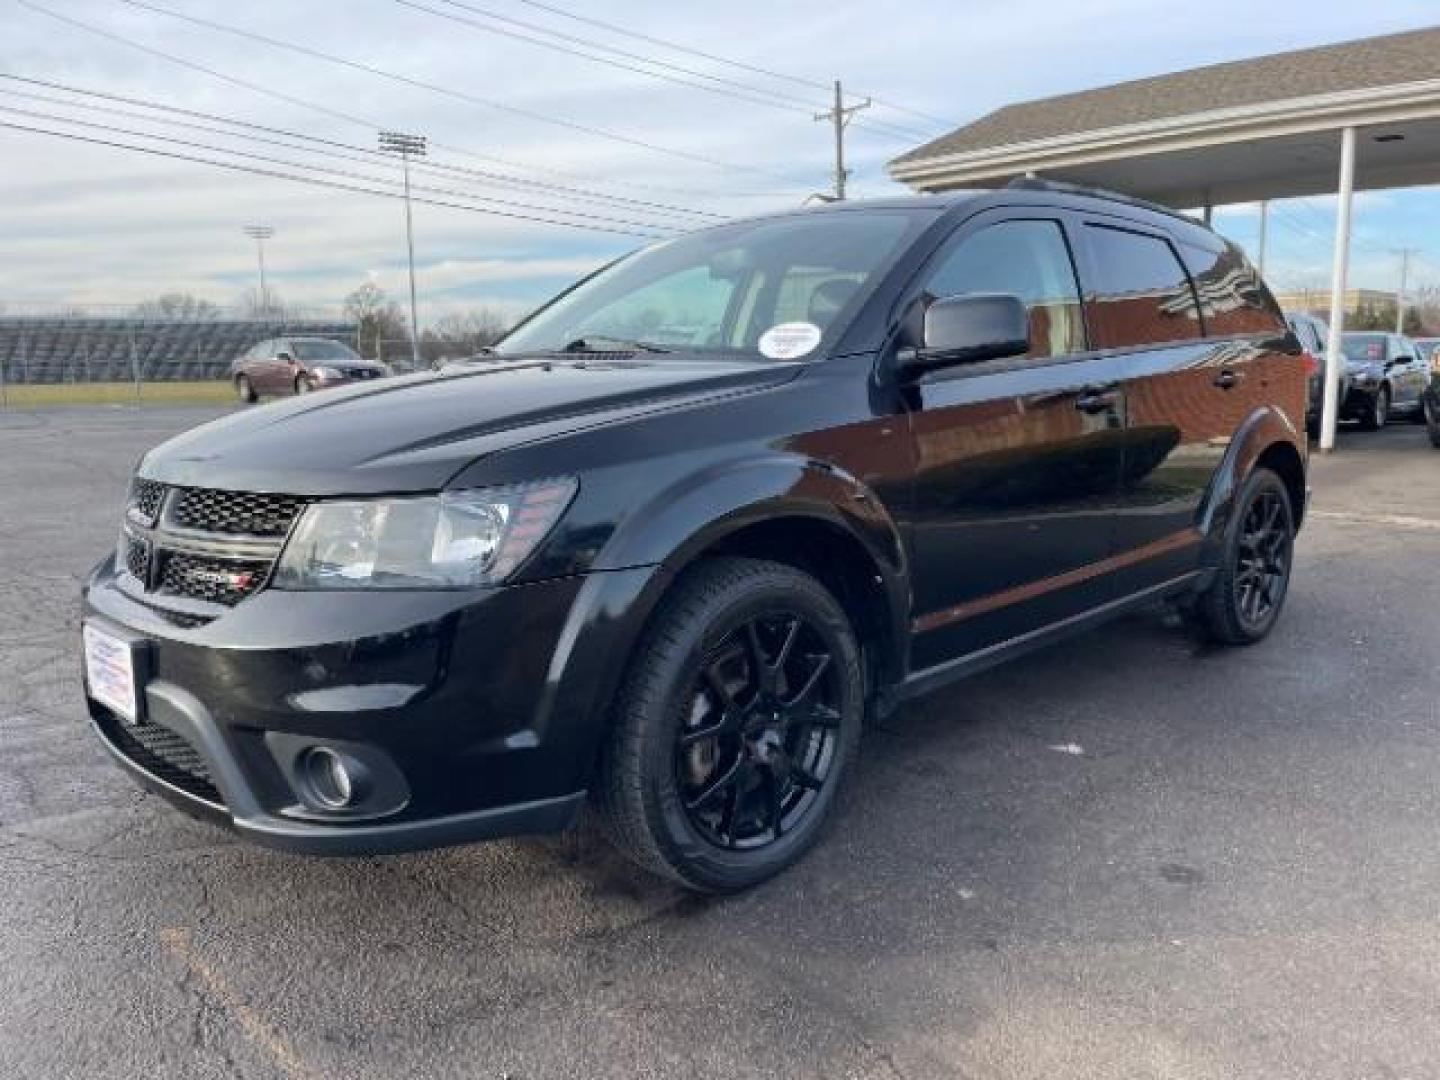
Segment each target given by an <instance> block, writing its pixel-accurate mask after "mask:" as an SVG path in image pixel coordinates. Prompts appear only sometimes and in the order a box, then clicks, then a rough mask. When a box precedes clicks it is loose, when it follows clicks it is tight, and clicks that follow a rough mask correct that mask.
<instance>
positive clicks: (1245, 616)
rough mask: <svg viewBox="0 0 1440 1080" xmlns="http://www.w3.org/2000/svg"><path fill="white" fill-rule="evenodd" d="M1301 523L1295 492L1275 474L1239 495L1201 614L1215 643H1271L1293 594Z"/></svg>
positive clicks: (1255, 479)
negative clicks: (1264, 640)
mask: <svg viewBox="0 0 1440 1080" xmlns="http://www.w3.org/2000/svg"><path fill="white" fill-rule="evenodd" d="M1294 555H1295V518H1294V512H1293V511H1292V509H1291V505H1290V492H1289V490H1288V489H1287V488H1286V487H1285V483H1284V481H1282V480H1281V479H1280V477H1279V476H1277V475H1276V474H1275V473H1273V472H1271V471H1270V470H1269V469H1264V468H1259V469H1256V470H1255V471H1254V472H1253V473H1251V475H1250V476H1249V478H1248V479H1247V480H1246V481H1245V483H1244V485H1243V486H1242V487H1241V489H1240V491H1239V492H1238V493H1237V494H1236V497H1235V503H1234V512H1233V516H1232V517H1231V519H1230V524H1229V525H1228V526H1227V528H1226V537H1225V547H1224V554H1223V556H1222V563H1221V565H1220V567H1219V568H1218V569H1217V570H1216V573H1215V578H1214V580H1213V581H1212V582H1211V584H1210V586H1209V587H1208V588H1207V589H1206V591H1205V592H1204V593H1203V594H1201V596H1200V597H1199V600H1198V603H1197V605H1196V612H1197V614H1198V616H1199V619H1200V623H1201V626H1202V628H1203V629H1204V630H1205V631H1206V633H1207V634H1208V635H1209V637H1210V638H1211V639H1212V640H1215V641H1217V642H1220V643H1222V644H1226V645H1249V644H1253V643H1254V642H1257V641H1259V640H1260V639H1261V638H1263V637H1265V635H1267V634H1268V633H1269V632H1270V630H1271V629H1272V628H1273V627H1274V625H1275V621H1276V619H1278V618H1279V616H1280V609H1281V606H1282V605H1283V604H1284V603H1285V596H1286V594H1287V592H1288V591H1289V588H1290V574H1291V570H1292V567H1293V562H1294Z"/></svg>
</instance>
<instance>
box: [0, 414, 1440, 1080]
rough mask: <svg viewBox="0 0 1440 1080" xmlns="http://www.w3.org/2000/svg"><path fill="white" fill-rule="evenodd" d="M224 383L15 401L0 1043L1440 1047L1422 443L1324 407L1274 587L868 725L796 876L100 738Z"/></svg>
mask: <svg viewBox="0 0 1440 1080" xmlns="http://www.w3.org/2000/svg"><path fill="white" fill-rule="evenodd" d="M210 415H213V414H212V413H207V412H204V411H200V410H181V409H131V408H96V409H69V410H59V409H57V410H54V411H45V412H35V413H16V412H0V452H3V460H4V462H5V465H4V468H3V469H0V508H3V510H4V512H3V513H0V657H3V661H4V666H3V674H0V911H3V913H4V915H3V918H0V1075H5V1076H15V1077H25V1078H27V1080H28V1078H49V1077H78V1076H84V1077H87V1078H108V1077H115V1078H125V1080H133V1078H134V1077H139V1076H143V1077H147V1078H161V1077H185V1078H208V1077H256V1078H259V1077H280V1078H285V1080H296V1078H304V1080H310V1078H330V1077H334V1078H345V1077H352V1076H361V1075H364V1076H376V1077H387V1078H402V1077H448V1076H454V1077H467V1078H495V1080H499V1078H502V1077H508V1078H510V1080H531V1078H549V1077H575V1078H594V1077H602V1076H603V1077H609V1076H616V1077H626V1078H636V1077H672V1076H685V1077H689V1078H705V1077H724V1078H726V1080H736V1078H742V1077H773V1076H784V1077H787V1078H788V1077H816V1078H820V1077H824V1078H837V1077H864V1078H870V1077H875V1078H889V1077H911V1078H928V1077H949V1076H955V1077H980V1078H985V1077H1006V1078H1009V1077H1025V1078H1029V1077H1035V1078H1037V1080H1038V1078H1045V1080H1053V1078H1055V1077H1057V1076H1063V1077H1117V1078H1118V1077H1127V1078H1128V1077H1136V1076H1146V1077H1187V1078H1188V1077H1234V1076H1264V1077H1266V1078H1267V1080H1273V1078H1278V1077H1297V1078H1301V1077H1303V1078H1305V1080H1317V1078H1328V1077H1335V1078H1341V1077H1344V1078H1353V1077H1356V1076H1373V1077H1422V1076H1433V1075H1435V1074H1436V1073H1437V1072H1440V1030H1437V1029H1436V1026H1435V1025H1434V1023H1433V1017H1434V1014H1435V1006H1436V1003H1437V1002H1440V920H1437V915H1440V911H1437V907H1440V903H1437V900H1436V897H1437V896H1440V860H1437V859H1436V857H1435V854H1434V837H1435V836H1436V834H1437V827H1440V788H1437V785H1436V784H1435V782H1434V778H1435V776H1436V775H1437V773H1440V714H1437V706H1436V702H1437V700H1440V675H1437V665H1436V662H1435V649H1436V642H1437V641H1440V603H1437V600H1440V576H1437V573H1436V571H1435V569H1434V568H1435V567H1436V566H1437V565H1440V484H1437V482H1436V478H1437V473H1440V452H1434V451H1431V450H1430V449H1429V447H1428V445H1427V444H1426V441H1425V437H1424V433H1423V430H1422V429H1419V428H1415V427H1411V426H1409V425H1396V426H1394V427H1392V428H1390V429H1388V430H1386V431H1384V432H1381V433H1379V434H1376V435H1364V434H1362V433H1359V432H1350V431H1346V432H1343V433H1342V441H1341V449H1342V453H1341V454H1340V455H1337V456H1336V457H1334V458H1333V459H1330V460H1326V461H1323V462H1318V463H1317V465H1316V467H1315V469H1314V473H1313V483H1314V485H1315V488H1316V502H1315V506H1316V510H1317V513H1316V515H1315V517H1314V518H1313V519H1312V521H1311V522H1310V524H1309V525H1308V526H1307V528H1306V530H1305V532H1304V533H1303V534H1302V537H1301V540H1300V543H1299V550H1298V570H1297V577H1296V580H1295V582H1294V586H1293V591H1292V593H1291V597H1290V601H1289V606H1288V608H1287V611H1286V613H1285V616H1284V619H1283V621H1282V623H1281V625H1280V627H1279V629H1278V631H1277V632H1276V634H1275V635H1274V636H1273V637H1272V638H1271V640H1270V641H1268V642H1266V643H1264V644H1262V645H1260V646H1258V647H1255V648H1253V649H1249V650H1243V651H1238V652H1227V651H1214V650H1209V649H1204V648H1200V647H1198V646H1197V645H1196V644H1195V643H1194V642H1193V641H1192V640H1191V639H1190V638H1189V636H1188V635H1187V634H1186V632H1185V631H1184V629H1183V628H1182V627H1180V626H1178V625H1176V623H1175V622H1174V620H1171V619H1167V618H1166V617H1165V616H1164V614H1163V613H1160V612H1156V613H1150V614H1145V615H1141V616H1137V617H1135V618H1132V619H1128V620H1125V621H1123V622H1121V623H1119V624H1116V625H1114V626H1111V627H1109V628H1106V629H1103V630H1101V631H1098V632H1096V633H1092V634H1090V635H1089V636H1087V637H1084V638H1080V639H1076V640H1074V641H1071V642H1068V643H1065V644H1062V645H1059V646H1056V647H1054V648H1051V649H1049V650H1048V651H1045V652H1043V653H1040V654H1037V655H1034V656H1031V657H1028V658H1026V659H1023V660H1020V661H1017V662H1015V663H1012V664H1010V665H1008V666H1006V667H1003V668H999V669H996V670H994V671H991V672H989V673H986V674H985V675H982V676H980V677H978V678H975V679H972V680H971V681H969V682H967V683H964V684H961V685H960V686H958V687H956V688H954V689H952V690H950V691H948V692H945V693H942V694H939V695H937V696H935V697H933V698H932V699H930V700H927V701H925V702H924V703H922V704H919V705H917V706H915V707H913V708H911V709H910V710H909V711H908V712H906V713H904V714H902V715H900V716H897V717H894V718H892V719H890V720H889V721H887V722H886V723H885V724H884V725H883V726H881V727H876V728H873V729H872V730H870V731H869V732H868V734H867V736H866V738H865V740H864V742H863V744H862V754H861V757H860V761H859V768H858V772H857V774H856V777H855V782H854V783H853V785H852V787H851V790H850V792H849V797H848V798H847V800H846V802H845V806H844V808H843V812H842V814H841V815H840V818H839V820H838V821H837V822H836V825H835V828H834V829H833V830H832V831H831V833H830V834H829V836H828V838H827V839H826V841H825V842H824V843H823V844H822V846H821V847H820V848H819V849H817V850H816V851H815V853H814V854H813V855H811V856H810V857H809V858H808V859H807V860H806V861H805V862H804V863H803V864H802V865H800V866H799V867H797V868H796V869H795V870H794V871H792V872H791V873H789V874H787V875H785V876H784V877H782V878H780V879H779V880H777V881H775V882H773V883H771V884H769V885H767V886H765V887H763V888H760V889H757V890H755V891H754V892H751V893H749V894H747V895H745V896H741V897H737V898H733V899H728V900H708V899H700V898H695V897H692V896H689V895H687V894H685V893H683V892H681V891H680V890H678V889H675V888H672V887H670V886H668V885H666V884H664V883H661V882H658V881H656V880H654V879H652V878H649V877H647V876H646V875H645V874H644V873H642V872H641V871H638V870H636V869H633V868H631V867H630V866H629V865H628V864H626V863H624V862H623V861H621V860H620V859H618V858H617V857H615V856H614V855H612V854H611V853H610V852H609V851H608V849H606V848H605V847H604V846H603V844H602V843H601V842H600V841H599V840H598V839H597V838H596V837H595V836H593V835H592V834H591V832H590V831H589V830H588V829H581V830H580V831H578V832H577V833H575V834H572V835H567V836H562V837H557V838H553V839H545V840H527V841H519V842H512V843H496V844H490V845H482V846H473V847H465V848H457V849H451V850H447V851H441V852H435V853H430V854H418V855H408V856H403V857H395V858H388V859H343V860H324V861H321V860H306V859H302V858H299V857H295V856H289V855H284V854H279V853H275V852H270V851H264V850H260V849H256V848H252V847H249V846H247V845H245V844H243V843H240V842H239V841H237V840H236V839H235V838H234V837H232V836H231V835H229V834H228V833H226V832H224V831H222V830H218V829H215V828H213V827H211V826H208V825H204V824H201V823H197V822H194V821H192V820H190V819H188V818H186V817H184V816H182V815H180V814H179V813H177V812H175V811H174V810H172V809H170V808H169V807H168V806H166V805H165V804H164V803H162V802H161V801H160V800H158V799H156V798H154V797H151V796H147V795H144V794H142V793H141V792H140V791H139V790H137V789H136V788H134V787H133V786H132V785H131V783H130V782H129V781H128V780H127V779H126V778H125V777H124V776H123V775H122V774H121V773H120V772H119V771H118V770H117V769H116V767H115V766H113V765H112V764H111V763H110V761H109V759H108V757H107V756H106V755H105V753H104V751H103V750H102V749H101V748H100V747H99V746H97V745H95V744H94V743H93V741H92V738H91V736H90V734H89V732H88V730H87V728H86V727H85V725H84V723H83V715H82V707H81V702H80V697H79V688H78V659H77V655H76V647H77V646H76V641H77V637H78V626H77V605H76V591H77V588H78V585H79V582H80V579H81V577H82V576H83V574H84V573H85V571H86V569H87V568H88V567H89V566H90V565H91V564H92V563H93V562H94V561H95V560H96V559H98V558H99V557H100V556H101V555H102V554H104V553H105V551H106V549H107V548H108V547H109V546H110V545H111V544H112V543H113V541H114V537H115V533H116V528H117V522H118V520H119V513H120V506H121V499H122V495H123V491H124V486H125V479H126V476H127V474H128V473H129V471H130V469H131V467H132V465H133V463H134V461H135V460H136V458H137V457H138V455H139V454H140V453H141V452H142V451H143V450H144V449H145V448H147V447H148V446H150V445H152V444H154V443H155V442H158V441H160V440H161V439H163V438H164V437H166V436H167V435H169V434H171V433H174V432H176V431H179V430H182V429H184V428H185V427H188V426H190V425H192V424H194V423H197V422H200V421H201V420H203V419H205V418H207V417H208V416H210Z"/></svg>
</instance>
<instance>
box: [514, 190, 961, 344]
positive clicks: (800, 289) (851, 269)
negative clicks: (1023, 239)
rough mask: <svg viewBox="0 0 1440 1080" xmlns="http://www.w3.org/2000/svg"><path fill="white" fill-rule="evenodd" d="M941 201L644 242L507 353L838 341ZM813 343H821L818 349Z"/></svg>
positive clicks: (539, 319) (525, 327)
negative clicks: (803, 328)
mask: <svg viewBox="0 0 1440 1080" xmlns="http://www.w3.org/2000/svg"><path fill="white" fill-rule="evenodd" d="M935 214H936V211H933V210H898V209H897V210H883V211H882V210H866V211H845V210H832V211H819V212H812V213H804V214H796V215H791V216H788V217H780V218H767V219H763V220H760V221H750V222H741V223H738V224H735V225H722V226H720V227H718V228H715V229H707V230H705V231H704V232H699V233H693V234H691V235H688V236H683V237H680V238H679V239H677V240H670V241H667V242H665V243H662V244H657V245H655V246H654V247H650V248H646V249H645V250H643V251H639V252H637V253H635V254H634V255H631V256H628V257H627V258H625V259H622V260H620V261H619V262H617V263H615V264H613V265H612V266H610V267H607V268H606V269H604V270H602V271H601V272H600V273H598V274H596V275H595V276H594V277H592V278H590V279H589V280H588V281H585V282H584V283H582V284H581V285H579V286H577V287H576V288H575V289H573V290H571V291H570V292H569V293H566V294H565V295H563V296H561V297H560V298H559V299H558V300H556V301H554V302H553V303H551V304H550V305H548V306H547V307H544V308H542V309H541V310H540V311H539V312H537V313H536V314H535V315H533V316H532V317H531V318H529V319H528V320H526V321H525V322H524V323H522V324H521V325H520V326H519V327H517V328H516V329H515V330H514V331H513V332H512V333H511V334H510V335H509V336H508V337H506V338H505V339H504V340H503V341H501V342H500V343H499V344H498V345H497V346H496V347H495V351H496V352H497V353H500V354H501V355H512V356H513V355H516V354H520V353H528V352H555V351H559V350H562V349H565V348H567V347H571V348H581V347H590V346H591V345H594V346H595V347H597V348H599V347H602V346H603V345H604V344H605V343H607V342H609V343H610V344H612V346H613V344H614V342H616V341H619V342H639V343H643V344H647V345H653V346H659V347H662V348H667V349H680V348H683V349H684V350H686V351H702V352H703V351H721V352H727V353H732V354H736V355H745V356H753V357H754V358H756V359H762V358H768V357H769V356H770V353H768V352H767V349H766V346H765V344H764V342H765V341H766V340H767V339H766V334H767V331H769V330H771V329H772V328H773V327H775V326H777V325H781V324H787V323H809V324H810V325H811V326H813V327H814V329H815V333H814V334H813V339H814V341H815V343H816V347H818V343H819V342H820V341H822V340H827V341H828V340H833V338H834V337H835V336H836V335H837V334H838V333H839V332H840V331H841V330H842V329H843V325H842V324H843V323H844V322H845V321H848V318H849V317H850V315H852V314H853V312H854V310H855V306H856V305H857V304H858V303H859V299H860V297H861V294H862V293H863V292H864V291H865V290H867V289H868V288H870V287H872V286H873V284H874V283H875V282H876V281H877V280H878V278H879V275H881V274H882V273H883V272H884V271H885V270H887V269H888V268H889V267H890V266H891V264H892V263H893V262H894V261H895V259H896V258H897V257H898V256H899V254H900V252H901V251H903V250H904V248H905V246H906V244H907V243H908V242H909V241H911V240H913V239H914V238H915V237H916V236H918V235H919V233H920V232H921V231H922V230H923V229H924V228H925V227H926V226H927V225H929V224H930V223H931V222H933V221H934V219H935ZM809 351H813V349H812V350H809Z"/></svg>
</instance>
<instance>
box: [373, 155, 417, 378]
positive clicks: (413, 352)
mask: <svg viewBox="0 0 1440 1080" xmlns="http://www.w3.org/2000/svg"><path fill="white" fill-rule="evenodd" d="M380 149H381V150H383V151H385V152H386V153H389V154H399V155H400V164H401V167H402V168H403V169H404V170H405V244H406V247H407V248H408V249H409V252H410V364H411V366H412V367H413V368H414V369H415V370H416V371H418V370H419V369H420V316H419V314H418V313H417V311H416V307H415V225H414V220H413V219H412V217H411V215H410V159H411V158H412V157H424V156H425V136H424V135H405V134H402V133H401V132H398V131H382V132H380Z"/></svg>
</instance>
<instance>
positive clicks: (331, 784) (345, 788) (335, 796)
mask: <svg viewBox="0 0 1440 1080" xmlns="http://www.w3.org/2000/svg"><path fill="white" fill-rule="evenodd" d="M301 769H302V771H303V773H304V775H305V780H306V782H307V783H308V784H309V785H310V793H311V794H312V795H314V796H315V798H316V799H317V800H318V801H319V802H320V803H322V804H323V805H325V806H327V807H329V808H330V809H332V810H340V809H343V808H344V807H347V806H349V805H350V804H351V802H353V801H354V799H355V780H354V778H353V777H352V776H351V775H350V772H351V770H350V768H349V767H348V765H347V762H346V761H345V758H344V757H342V756H341V755H340V754H337V753H336V752H335V751H334V750H331V749H330V748H328V747H325V746H312V747H311V748H310V749H309V750H307V751H305V757H304V758H303V759H302V761H301Z"/></svg>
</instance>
